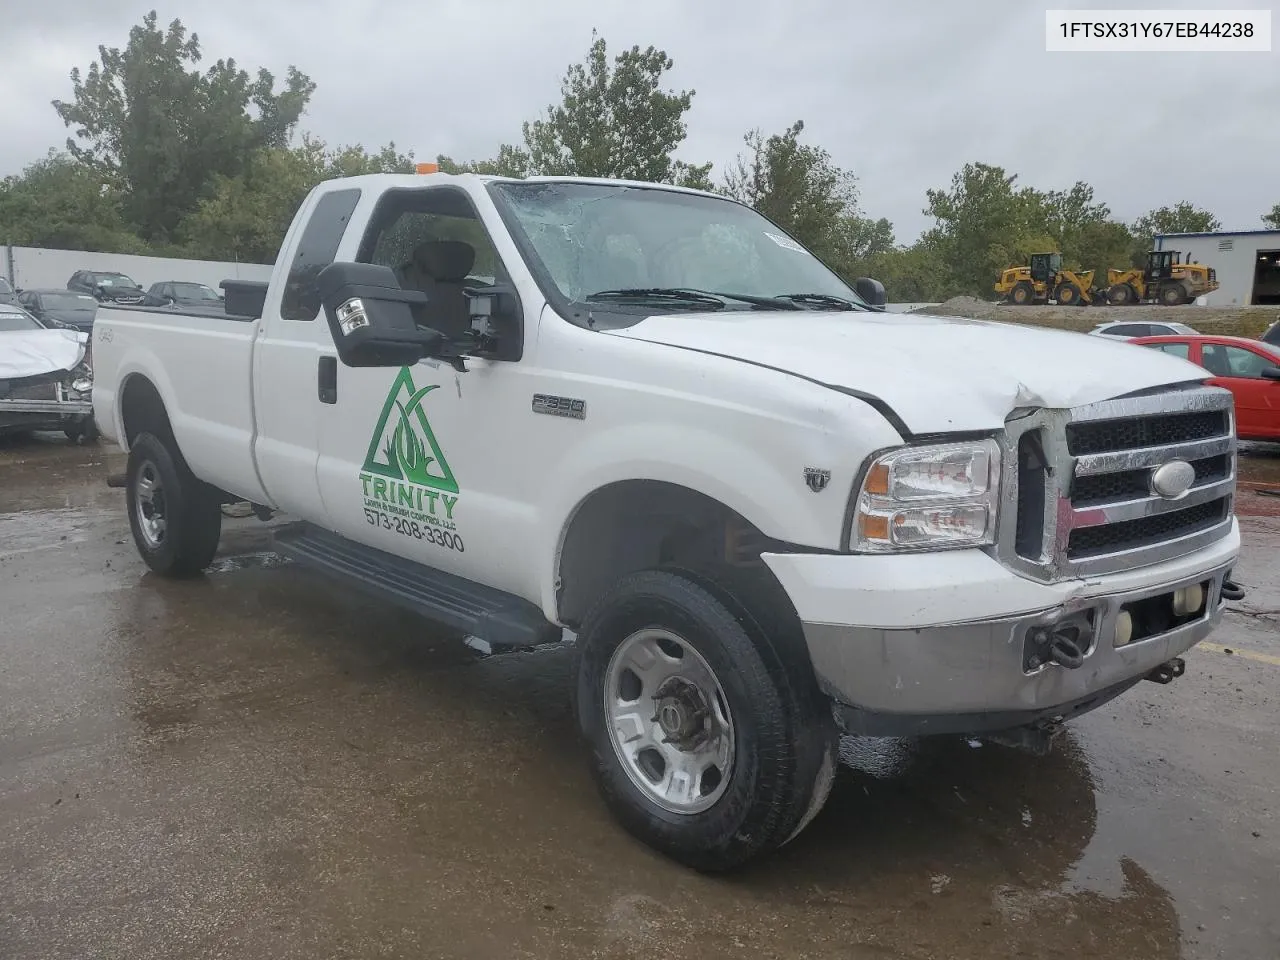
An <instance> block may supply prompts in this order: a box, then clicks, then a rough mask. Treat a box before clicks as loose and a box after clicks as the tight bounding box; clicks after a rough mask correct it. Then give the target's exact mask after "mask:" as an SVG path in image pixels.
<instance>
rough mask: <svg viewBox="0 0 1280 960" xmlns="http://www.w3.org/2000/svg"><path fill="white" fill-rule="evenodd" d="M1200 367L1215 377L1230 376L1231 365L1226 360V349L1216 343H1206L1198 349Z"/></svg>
mask: <svg viewBox="0 0 1280 960" xmlns="http://www.w3.org/2000/svg"><path fill="white" fill-rule="evenodd" d="M1200 366H1202V367H1204V368H1205V369H1206V370H1208V371H1209V372H1210V373H1211V374H1213V375H1214V376H1215V377H1229V376H1231V364H1230V362H1229V361H1228V360H1227V352H1226V348H1224V347H1223V346H1222V345H1221V344H1217V343H1206V344H1203V345H1201V347H1200Z"/></svg>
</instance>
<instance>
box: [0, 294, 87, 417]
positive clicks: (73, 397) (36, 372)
mask: <svg viewBox="0 0 1280 960" xmlns="http://www.w3.org/2000/svg"><path fill="white" fill-rule="evenodd" d="M92 362H93V361H92V345H91V344H90V341H89V335H88V334H87V333H82V332H81V331H78V330H70V329H50V328H48V327H45V326H43V325H42V324H41V323H40V321H38V320H37V319H36V318H35V317H33V316H32V315H31V314H29V313H27V312H26V311H25V310H23V309H22V308H21V307H16V306H12V305H10V304H0V436H5V435H12V434H23V433H31V432H33V431H36V430H60V431H62V432H63V433H65V434H66V435H67V438H68V439H70V440H73V441H76V442H87V441H92V440H95V439H97V436H98V428H97V425H96V423H95V422H94V419H93V367H92Z"/></svg>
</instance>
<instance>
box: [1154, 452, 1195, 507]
mask: <svg viewBox="0 0 1280 960" xmlns="http://www.w3.org/2000/svg"><path fill="white" fill-rule="evenodd" d="M1195 482H1196V468H1195V467H1193V466H1192V465H1191V464H1189V463H1187V461H1185V460H1170V461H1169V462H1168V463H1164V464H1161V465H1160V466H1158V467H1156V469H1155V471H1154V472H1153V473H1152V474H1151V492H1152V493H1154V494H1155V495H1156V496H1157V497H1163V498H1164V499H1165V500H1177V499H1179V498H1180V497H1185V496H1186V495H1187V491H1188V490H1190V489H1191V485H1192V484H1193V483H1195Z"/></svg>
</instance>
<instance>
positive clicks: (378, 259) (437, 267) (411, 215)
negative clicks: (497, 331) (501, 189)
mask: <svg viewBox="0 0 1280 960" xmlns="http://www.w3.org/2000/svg"><path fill="white" fill-rule="evenodd" d="M445 244H465V245H466V246H467V247H470V248H471V250H472V251H473V253H474V255H473V256H471V257H469V258H468V257H466V255H465V254H466V251H463V250H462V248H461V247H455V248H454V249H456V250H459V252H460V253H461V254H462V257H463V258H462V259H459V260H457V261H456V262H454V263H451V264H448V265H447V266H449V267H452V268H453V269H452V270H447V269H446V270H443V271H442V269H441V268H442V267H444V266H445V265H443V264H432V263H429V262H428V263H424V262H422V261H423V258H424V256H426V257H427V258H428V259H429V258H430V255H431V251H433V250H434V251H439V250H443V249H444V245H445ZM467 259H469V260H470V263H466V262H465V261H466V260H467ZM367 262H369V263H377V264H381V265H382V266H385V267H390V268H391V269H392V270H393V271H395V274H396V276H397V277H398V278H399V280H400V283H401V285H402V286H403V285H404V283H405V280H406V279H409V280H410V282H412V281H413V280H415V279H423V276H422V274H423V273H433V272H434V273H441V272H443V273H448V274H452V273H457V272H458V271H464V272H463V273H462V275H461V276H458V277H454V278H453V279H457V280H462V279H466V280H467V281H468V283H469V284H470V285H474V286H493V285H494V284H496V283H506V282H507V281H508V280H509V277H507V273H506V270H505V268H504V267H503V266H502V262H501V260H500V258H499V257H498V251H497V250H496V249H494V246H493V241H492V240H490V239H489V234H488V233H487V232H486V231H485V228H484V225H483V224H482V223H481V222H480V221H479V220H477V219H475V218H474V217H459V216H453V215H451V214H445V213H424V212H420V211H415V210H404V211H401V212H400V213H399V214H398V215H396V216H395V218H394V220H392V221H391V222H389V223H387V224H386V226H385V228H384V229H382V230H380V231H379V232H378V234H377V238H376V240H375V242H374V244H373V249H372V250H371V251H370V253H369V256H368V258H367ZM433 267H434V270H432V268H433ZM464 268H465V270H464ZM427 279H435V280H447V279H449V278H448V277H445V276H428V277H427Z"/></svg>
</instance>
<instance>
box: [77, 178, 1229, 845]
mask: <svg viewBox="0 0 1280 960" xmlns="http://www.w3.org/2000/svg"><path fill="white" fill-rule="evenodd" d="M223 287H224V289H225V291H226V307H225V313H224V312H223V311H222V310H221V309H220V310H218V311H216V312H215V311H208V312H206V313H201V312H199V311H198V310H191V311H188V312H183V313H175V312H174V311H173V310H171V309H170V310H163V311H157V310H153V309H148V308H146V307H111V306H104V307H103V308H101V309H100V311H99V314H98V320H97V322H96V324H95V332H94V336H95V339H96V341H97V342H96V344H95V356H96V382H95V389H94V393H93V402H94V409H95V414H96V417H97V420H98V423H99V425H100V428H101V430H102V432H103V433H104V434H105V435H106V436H107V437H108V438H110V439H113V440H115V441H117V442H118V443H120V444H121V445H123V446H124V447H125V448H127V449H128V450H129V468H128V479H127V503H128V510H129V518H130V523H131V526H132V529H133V535H134V539H135V542H136V544H137V547H138V550H139V552H140V553H141V555H142V556H143V558H144V559H145V560H146V562H147V563H148V564H149V565H150V566H151V567H152V568H153V569H154V570H156V571H158V572H160V573H163V574H167V575H173V576H187V575H193V574H198V573H199V572H200V571H201V570H203V569H204V568H205V567H206V566H207V565H208V564H209V562H210V561H211V559H212V557H213V554H214V551H215V550H216V548H217V543H218V537H219V530H220V526H219V524H220V517H221V513H220V504H222V503H226V502H233V501H248V502H250V503H252V504H254V505H256V506H257V507H258V508H259V511H260V514H261V515H263V516H269V515H271V514H275V513H279V514H283V515H285V516H286V517H287V518H289V519H291V520H293V521H294V522H292V523H289V524H287V525H285V526H284V527H282V528H280V530H279V532H278V533H277V541H278V544H279V549H280V550H281V551H282V552H284V553H287V554H288V555H290V556H292V557H294V558H295V559H297V560H299V561H301V562H304V563H308V564H310V565H312V566H314V567H316V568H317V569H319V570H322V571H324V572H326V573H328V574H331V575H333V576H335V577H337V578H339V579H341V580H342V581H344V582H347V583H350V584H351V585H353V586H356V587H360V588H363V589H366V590H368V591H370V592H372V593H375V594H377V595H380V596H382V597H385V598H387V599H390V600H392V601H394V602H396V603H400V604H403V605H405V606H407V607H409V608H411V609H415V610H418V611H420V612H421V613H422V614H423V615H424V616H425V617H427V618H429V619H431V620H433V621H435V622H436V623H437V624H440V625H442V626H444V627H446V628H449V629H452V630H455V631H456V632H458V633H459V634H460V635H466V636H469V637H472V638H476V639H478V641H479V642H481V643H482V644H485V645H487V646H488V647H489V648H491V649H493V650H495V651H497V650H502V649H519V648H527V647H531V646H534V645H537V644H541V643H547V642H554V641H558V640H559V638H560V637H561V635H562V633H563V631H564V630H565V629H566V628H567V629H568V630H569V631H571V632H572V633H573V634H575V641H574V647H575V662H576V679H575V683H574V689H573V699H574V707H575V711H576V715H577V717H578V720H579V723H580V725H581V729H582V733H583V736H584V738H585V741H586V743H587V744H588V746H589V748H590V752H591V763H592V769H593V772H594V775H595V777H596V780H597V782H598V784H599V786H600V789H601V793H602V796H603V798H604V800H605V801H606V803H607V804H608V805H609V807H610V809H611V810H612V811H613V813H614V814H615V815H616V816H617V817H618V819H619V820H620V821H621V822H622V823H623V825H624V826H625V827H626V828H627V829H629V830H630V831H631V832H632V833H634V834H635V835H636V836H638V837H639V838H641V839H642V840H644V841H645V842H647V843H649V844H651V845H652V846H654V847H655V848H657V849H659V850H661V851H663V852H664V853H666V854H668V855H670V856H672V857H674V858H676V859H678V860H680V861H681V862H683V863H686V864H689V865H691V866H693V867H695V868H698V869H704V870H722V869H728V868H731V867H734V866H736V865H738V864H741V863H743V862H745V861H746V860H748V859H750V858H752V857H754V856H756V855H758V854H761V853H763V852H766V851H768V850H770V849H773V848H776V847H778V846H779V845H781V844H783V843H785V842H786V841H787V840H789V839H790V838H791V837H794V836H795V835H796V834H797V833H799V832H800V830H802V829H803V827H804V826H805V824H807V823H808V822H809V820H810V819H811V818H812V817H813V816H814V815H815V814H816V813H817V812H818V810H819V809H820V808H821V807H822V804H823V803H824V801H825V799H826V796H827V791H828V789H829V787H830V784H831V780H832V776H833V773H834V767H835V758H836V744H837V738H838V736H839V735H840V734H841V733H845V734H855V735H856V734H870V735H894V736H905V735H926V734H963V735H968V736H986V737H990V738H992V739H995V740H998V741H1001V742H1004V743H1016V744H1020V745H1023V746H1028V747H1031V748H1033V749H1037V750H1043V749H1046V748H1047V746H1048V743H1049V742H1050V740H1051V738H1052V735H1053V734H1054V733H1055V732H1056V731H1057V730H1058V729H1059V728H1060V725H1061V723H1062V722H1063V721H1064V720H1066V719H1069V718H1070V717H1073V716H1076V715H1078V714H1080V713H1083V712H1085V711H1087V710H1090V709H1093V708H1095V707H1097V706H1099V705H1100V704H1102V703H1104V702H1106V701H1107V700H1108V699H1110V698H1112V697H1115V696H1117V695H1119V694H1121V693H1123V692H1124V691H1125V690H1127V689H1129V688H1130V687H1132V686H1133V685H1134V684H1136V683H1138V682H1140V681H1141V680H1143V679H1144V678H1145V679H1154V680H1158V681H1162V682H1168V681H1169V680H1171V679H1172V678H1174V677H1175V676H1177V675H1178V674H1180V673H1181V671H1182V669H1183V662H1182V660H1181V659H1179V657H1180V655H1181V654H1182V653H1183V652H1185V651H1186V650H1187V649H1188V648H1190V647H1191V646H1193V645H1194V644H1195V643H1197V642H1198V641H1199V640H1201V639H1202V638H1204V637H1205V636H1207V635H1208V634H1209V632H1210V631H1211V630H1212V629H1213V628H1214V626H1215V625H1216V624H1217V623H1218V622H1219V620H1220V618H1221V616H1222V612H1223V602H1224V600H1226V599H1236V598H1238V597H1240V596H1242V595H1243V593H1242V591H1241V590H1240V589H1239V587H1238V586H1237V585H1235V584H1234V583H1232V581H1231V580H1230V571H1231V568H1232V565H1233V564H1234V563H1235V561H1236V558H1237V556H1238V553H1239V548H1240V536H1239V529H1238V526H1237V523H1236V521H1235V518H1234V514H1233V498H1234V492H1235V476H1236V450H1235V431H1234V414H1233V408H1232V405H1231V395H1230V394H1229V393H1228V392H1227V391H1225V390H1221V389H1217V388H1213V387H1209V386H1206V385H1205V383H1204V376H1205V374H1204V371H1203V370H1200V369H1199V368H1197V367H1195V366H1193V365H1192V364H1190V363H1187V362H1185V361H1182V360H1179V359H1176V358H1174V357H1172V356H1168V355H1165V354H1161V353H1158V352H1155V351H1147V350H1143V349H1141V348H1138V347H1133V346H1131V345H1128V344H1125V343H1120V342H1113V341H1108V340H1106V339H1104V338H1097V337H1088V336H1082V335H1080V334H1075V333H1065V332H1054V331H1046V330H1035V329H1030V328H1023V327H1018V326H1013V325H1007V324H1001V323H983V322H977V321H971V320H965V319H960V318H954V317H929V316H919V315H899V314H889V313H886V312H884V310H883V302H884V290H883V288H882V287H880V286H879V284H877V283H875V282H874V281H870V280H859V281H858V282H857V283H856V284H854V285H853V286H852V287H851V286H850V285H848V284H846V283H845V282H844V281H842V280H841V279H840V278H839V277H838V276H837V275H836V274H834V273H833V272H832V271H831V270H829V269H828V268H827V267H826V266H825V265H824V264H823V263H822V262H821V261H819V260H818V259H817V258H816V257H814V256H813V255H812V254H811V253H809V252H808V251H807V250H806V249H805V248H804V247H803V246H802V245H800V244H799V243H797V242H796V241H795V240H794V239H793V238H791V237H790V236H788V235H787V234H786V233H785V231H783V230H781V229H779V228H778V227H777V226H776V225H774V224H773V223H771V222H770V221H768V220H767V219H765V218H764V217H762V216H761V215H760V214H758V213H756V212H755V211H754V210H752V209H751V208H749V207H747V206H745V205H743V204H740V203H737V202H734V201H732V200H729V199H726V198H724V197H720V196H716V195H713V194H708V193H702V192H699V191H693V190H685V189H680V188H675V187H668V186H661V185H656V184H649V183H632V182H622V181H610V180H590V179H575V178H534V179H528V180H512V179H503V178H495V177H479V176H472V175H467V176H457V177H454V176H448V175H443V174H434V175H429V176H395V175H378V176H367V177H353V178H347V179H340V180H335V181H330V182H326V183H323V184H321V185H319V186H317V187H316V188H315V189H314V190H313V191H312V192H311V193H310V195H309V196H308V197H307V199H306V200H305V201H304V203H303V204H302V206H301V208H300V209H299V210H298V213H297V215H296V217H295V218H294V221H293V224H292V226H291V227H290V229H289V232H288V234H287V235H286V237H285V239H284V243H283V246H282V247H281V250H280V254H279V257H278V259H277V262H276V265H275V269H274V272H273V274H272V277H271V280H270V282H269V283H267V284H250V283H238V282H231V281H228V282H226V283H224V285H223Z"/></svg>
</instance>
